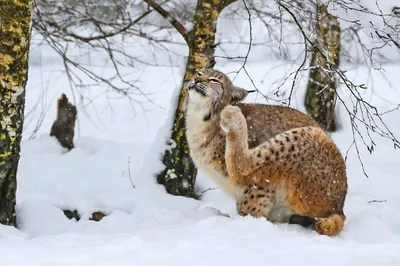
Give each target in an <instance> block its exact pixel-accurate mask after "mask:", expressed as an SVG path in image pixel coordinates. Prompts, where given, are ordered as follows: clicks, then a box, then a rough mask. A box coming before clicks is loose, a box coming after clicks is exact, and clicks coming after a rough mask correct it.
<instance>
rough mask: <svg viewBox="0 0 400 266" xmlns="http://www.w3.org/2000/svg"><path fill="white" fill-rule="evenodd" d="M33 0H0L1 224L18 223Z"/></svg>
mask: <svg viewBox="0 0 400 266" xmlns="http://www.w3.org/2000/svg"><path fill="white" fill-rule="evenodd" d="M31 14H32V0H13V1H11V0H0V129H1V131H0V223H1V224H5V225H15V223H16V215H15V192H16V188H17V179H16V177H17V169H18V162H19V153H20V142H21V135H22V125H23V121H24V107H25V86H26V82H27V79H28V55H29V43H30V38H31Z"/></svg>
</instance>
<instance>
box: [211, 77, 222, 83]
mask: <svg viewBox="0 0 400 266" xmlns="http://www.w3.org/2000/svg"><path fill="white" fill-rule="evenodd" d="M210 81H211V82H216V83H221V82H220V81H219V80H218V79H216V78H210Z"/></svg>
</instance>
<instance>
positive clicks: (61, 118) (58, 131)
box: [50, 93, 77, 150]
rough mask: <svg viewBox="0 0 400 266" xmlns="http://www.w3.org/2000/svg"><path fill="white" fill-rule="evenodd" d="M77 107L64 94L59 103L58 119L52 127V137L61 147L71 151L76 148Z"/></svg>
mask: <svg viewBox="0 0 400 266" xmlns="http://www.w3.org/2000/svg"><path fill="white" fill-rule="evenodd" d="M76 115H77V111H76V107H75V106H74V105H72V104H71V103H70V102H68V98H67V96H66V95H65V94H64V93H63V94H62V95H61V97H60V99H58V101H57V119H56V120H55V121H54V123H53V126H52V127H51V131H50V136H54V137H56V138H57V139H58V141H59V142H60V144H61V146H63V147H64V148H67V149H68V150H71V149H73V148H74V134H75V121H76Z"/></svg>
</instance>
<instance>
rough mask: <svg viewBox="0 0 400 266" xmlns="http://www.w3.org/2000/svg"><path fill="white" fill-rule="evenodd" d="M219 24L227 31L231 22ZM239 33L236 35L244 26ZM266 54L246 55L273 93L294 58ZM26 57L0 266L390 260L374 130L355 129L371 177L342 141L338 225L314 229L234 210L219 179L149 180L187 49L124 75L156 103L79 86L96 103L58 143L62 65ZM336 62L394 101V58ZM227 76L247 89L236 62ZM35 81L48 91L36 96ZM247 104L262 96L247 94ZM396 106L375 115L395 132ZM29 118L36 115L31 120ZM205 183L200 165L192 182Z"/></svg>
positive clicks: (385, 179)
mask: <svg viewBox="0 0 400 266" xmlns="http://www.w3.org/2000/svg"><path fill="white" fill-rule="evenodd" d="M223 23H225V24H227V25H226V27H228V29H229V27H232V28H233V27H235V26H236V25H228V23H227V21H225V22H223ZM222 25H224V24H222ZM255 27H257V25H256V24H255ZM238 31H240V32H241V33H242V34H243V36H246V30H245V29H244V28H240V27H239V29H238ZM246 38H247V36H246ZM263 49H265V47H264V48H263ZM240 51H241V52H245V51H246V49H243V51H242V50H240ZM256 51H257V50H256ZM217 53H220V54H221V51H220V50H218V51H217ZM265 53H266V52H265V51H264V52H262V53H255V54H253V55H252V56H253V58H254V60H249V62H248V65H247V66H246V68H247V70H248V72H249V73H250V75H251V77H252V79H253V80H254V82H255V85H256V86H257V88H259V89H261V90H262V92H263V93H264V94H266V95H268V96H269V97H271V98H273V99H276V98H277V97H276V96H274V95H273V93H274V92H275V91H276V90H277V89H278V87H279V86H280V85H281V83H282V79H283V78H284V77H285V76H287V74H288V73H290V72H292V71H293V70H295V68H296V66H295V65H294V66H293V65H291V64H288V63H287V62H285V61H276V60H275V61H274V60H273V61H269V62H266V60H264V59H263V56H264V54H265ZM42 56H43V58H42ZM30 58H31V67H30V69H29V82H28V88H27V97H26V100H27V107H26V113H25V114H26V116H27V120H26V121H25V124H24V136H23V142H22V152H21V159H20V166H19V172H18V189H17V220H18V228H19V229H15V228H13V227H9V226H3V225H0V265H10V266H14V265H15V266H20V265H29V266H36V265H41V266H42V265H74V266H79V265H99V266H100V265H119V266H123V265H165V266H168V265H175V266H176V265H189V264H190V265H193V266H196V265H251V264H253V263H254V264H257V265H260V264H266V265H280V266H284V265H294V264H295V265H299V266H301V265H338V264H340V265H353V264H357V265H374V266H375V265H378V264H379V265H398V262H399V261H400V252H399V251H400V227H399V224H400V213H399V211H398V208H399V206H400V194H399V193H398V188H399V187H400V179H399V175H398V172H399V170H398V168H399V165H400V154H399V151H398V150H395V149H394V148H393V143H392V142H391V141H390V140H385V139H382V138H380V137H379V136H377V135H376V134H374V135H372V137H373V141H374V142H375V143H376V146H375V147H374V152H373V153H372V154H370V153H369V151H368V150H367V148H365V147H364V146H362V144H361V142H360V139H357V141H358V142H359V143H360V146H359V148H360V156H361V158H362V161H363V163H364V166H365V169H366V171H367V173H368V175H369V178H366V177H365V176H364V175H363V172H362V169H361V165H360V162H359V160H358V158H357V153H356V150H355V149H354V148H353V149H351V150H350V152H349V154H348V158H347V173H348V182H349V191H348V196H347V200H346V205H345V210H344V211H345V214H346V216H347V221H346V224H345V228H344V230H343V232H341V233H340V235H339V236H337V237H326V236H320V235H318V234H316V233H315V232H312V231H309V230H306V229H304V228H301V227H299V226H297V225H287V224H280V225H275V224H272V223H269V222H267V221H265V220H263V219H255V218H252V217H240V216H238V215H237V214H236V210H235V202H234V201H233V199H231V198H229V197H228V196H226V195H225V194H224V193H223V192H222V191H220V190H219V189H211V190H209V191H207V192H205V193H204V195H203V197H202V199H201V200H194V199H189V198H184V197H176V196H171V195H168V194H167V193H166V192H165V189H164V188H163V186H161V185H158V184H157V183H156V180H155V174H156V173H157V171H159V170H160V169H162V164H161V163H160V160H159V159H160V157H161V155H162V151H163V150H165V148H167V146H168V142H167V140H168V136H169V132H170V127H171V125H172V121H173V120H172V118H173V117H172V115H173V112H174V109H175V108H176V98H175V97H176V95H177V92H178V90H179V88H180V85H181V84H180V83H181V80H182V75H183V71H184V66H183V65H184V64H185V60H186V59H184V58H179V61H177V62H178V65H179V66H178V67H146V68H143V69H141V71H139V72H138V73H133V74H132V75H137V76H138V77H139V76H140V79H141V81H142V83H141V86H143V89H144V91H146V92H149V93H152V99H153V100H154V101H155V102H156V103H157V104H158V105H160V107H158V106H155V105H153V104H151V103H145V109H146V111H143V110H142V109H140V108H137V109H135V110H136V111H137V112H136V116H135V117H133V111H132V107H131V105H130V103H129V102H127V101H125V100H124V99H121V98H120V97H113V96H115V95H113V94H112V93H104V92H105V91H106V90H105V88H101V87H99V88H96V90H92V91H84V94H85V96H89V95H91V96H96V101H95V102H94V103H93V104H91V105H84V104H83V103H82V102H79V101H78V102H77V108H78V116H79V124H78V126H77V134H76V136H75V146H76V147H75V148H74V149H73V150H72V151H70V152H67V151H66V150H65V149H63V148H61V147H60V145H59V144H58V143H57V141H56V140H55V139H54V138H51V137H49V136H48V133H49V131H50V127H51V124H52V122H53V121H54V119H55V115H56V113H55V102H56V99H57V98H58V97H59V96H60V95H61V92H65V93H66V94H67V96H68V97H69V98H70V99H73V98H74V97H73V94H72V92H71V90H70V87H69V84H68V81H67V79H66V77H65V75H63V74H62V73H61V72H60V70H61V69H62V62H60V60H59V59H58V58H57V57H56V56H55V55H54V54H52V53H51V52H49V51H43V50H40V49H39V50H34V51H33V52H32V54H31V57H30ZM39 58H41V59H40V60H39ZM39 61H40V64H39V63H38V62H39ZM240 66H241V65H240V63H233V62H228V61H227V60H222V59H221V60H218V62H217V66H216V68H217V69H219V70H222V71H224V72H226V73H230V74H229V76H230V77H231V78H234V77H235V73H232V71H235V70H238V69H239V68H240ZM343 67H344V68H345V69H346V70H347V71H348V72H347V75H348V76H349V77H350V79H351V80H353V81H354V82H355V83H360V84H361V83H365V84H366V85H367V87H368V89H367V90H366V91H365V92H363V93H362V95H363V97H364V98H365V99H366V100H368V102H370V103H372V104H374V105H376V106H378V107H379V110H380V112H381V113H383V112H385V111H389V110H391V109H393V108H395V107H396V106H397V105H398V104H399V103H400V91H399V86H398V84H400V76H399V75H398V73H400V72H399V71H400V67H399V65H398V64H397V65H396V64H393V65H386V66H385V75H386V76H383V75H382V73H381V72H378V71H370V70H369V69H367V68H365V67H363V66H359V67H358V68H354V67H353V66H351V65H343ZM82 78H84V74H82ZM300 78H301V79H300V81H299V82H298V83H297V86H298V88H297V87H296V90H295V92H294V97H295V98H294V100H293V101H292V107H295V108H297V109H299V110H302V111H304V107H303V103H302V99H303V95H304V87H305V84H306V73H305V74H304V75H300ZM47 84H50V85H47ZM235 84H236V85H237V86H240V87H243V88H248V89H253V85H252V82H251V81H250V79H249V78H248V77H247V76H246V75H245V74H244V72H243V71H242V72H240V73H239V75H238V76H237V78H236V79H235ZM290 86H291V80H290V79H289V80H288V82H287V83H286V84H285V85H284V86H283V87H282V88H281V89H280V95H285V94H286V95H287V94H288V91H289V90H290ZM43 88H45V90H46V91H47V92H46V93H47V94H46V97H43V98H42V95H43V94H42V93H43V92H42V90H43ZM339 92H340V94H341V95H342V96H343V98H344V99H345V101H346V104H349V106H351V102H350V99H349V97H350V93H349V91H347V89H346V88H344V87H341V88H340V90H339ZM283 98H284V97H283ZM38 99H39V101H38ZM38 102H39V105H38V106H39V107H37V106H36V104H37V103H38ZM246 102H259V103H266V102H268V101H266V100H265V99H263V98H262V96H261V95H257V93H253V94H250V95H249V96H248V98H247V99H246ZM269 103H271V104H275V102H274V101H271V100H270V101H269ZM35 106H36V107H37V108H36V109H35V108H34V107H35ZM135 107H138V106H135ZM337 111H338V115H339V117H340V121H341V128H340V130H339V131H338V132H336V133H334V134H332V137H333V139H334V141H335V143H336V144H337V145H338V147H339V149H340V150H341V152H342V153H343V155H345V154H346V151H347V149H348V148H349V146H350V145H351V143H352V132H351V128H350V127H349V121H348V120H349V117H348V115H347V113H346V111H345V109H344V108H343V106H341V107H338V110H337ZM399 115H400V111H393V112H390V113H387V114H385V115H384V119H385V122H386V124H387V125H388V127H389V128H390V129H391V130H392V132H393V134H394V135H395V136H396V137H397V138H400V119H399V117H400V116H399ZM38 119H43V123H42V126H41V127H40V128H38V129H37V125H36V121H37V120H38ZM252 119H253V118H252ZM360 130H361V131H362V132H363V133H365V132H364V131H363V129H361V128H360ZM169 145H170V146H172V145H174V143H171V142H169ZM171 174H174V173H171ZM215 187H216V185H215V184H214V183H213V182H212V181H211V180H210V179H209V178H208V177H207V176H206V175H205V174H204V173H202V172H200V173H199V175H198V181H197V188H196V189H197V190H198V191H203V190H205V189H207V188H215ZM62 210H77V211H78V212H79V213H80V215H81V219H80V220H79V221H76V220H75V219H72V220H69V219H67V218H66V217H65V215H64V214H63V212H62ZM95 211H101V212H103V213H105V214H106V215H107V216H105V217H104V218H103V219H102V220H101V221H100V222H95V221H91V220H89V218H90V216H91V214H92V213H93V212H95ZM227 215H229V217H227Z"/></svg>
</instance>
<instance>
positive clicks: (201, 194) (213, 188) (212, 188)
mask: <svg viewBox="0 0 400 266" xmlns="http://www.w3.org/2000/svg"><path fill="white" fill-rule="evenodd" d="M216 189H218V188H216V187H209V188H207V189H206V190H203V191H202V192H201V193H200V194H199V198H200V197H201V196H203V194H204V193H206V192H208V191H211V190H216Z"/></svg>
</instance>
